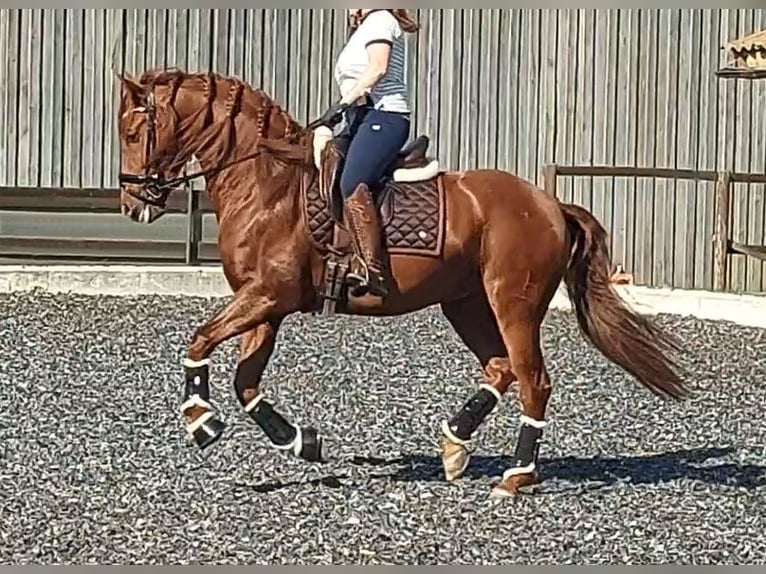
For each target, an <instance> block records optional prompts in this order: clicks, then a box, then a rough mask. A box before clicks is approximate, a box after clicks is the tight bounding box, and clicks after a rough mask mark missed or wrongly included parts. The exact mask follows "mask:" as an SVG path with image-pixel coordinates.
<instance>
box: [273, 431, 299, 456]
mask: <svg viewBox="0 0 766 574" xmlns="http://www.w3.org/2000/svg"><path fill="white" fill-rule="evenodd" d="M292 427H293V428H294V429H295V438H294V439H293V442H291V443H290V444H286V445H284V446H279V445H276V444H273V445H272V446H273V447H274V448H275V449H277V450H283V451H287V450H291V451H293V454H294V455H295V456H300V455H301V451H302V450H303V431H302V430H301V427H299V426H298V425H295V424H294V425H292Z"/></svg>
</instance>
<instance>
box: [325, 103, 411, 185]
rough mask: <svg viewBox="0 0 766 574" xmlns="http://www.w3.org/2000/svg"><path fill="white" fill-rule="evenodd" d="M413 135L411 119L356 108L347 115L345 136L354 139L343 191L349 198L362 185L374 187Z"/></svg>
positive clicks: (349, 149)
mask: <svg viewBox="0 0 766 574" xmlns="http://www.w3.org/2000/svg"><path fill="white" fill-rule="evenodd" d="M409 134H410V120H409V117H408V116H406V115H403V114H398V113H394V112H384V111H381V110H376V109H373V108H365V107H360V108H353V109H351V110H350V111H349V113H348V125H347V126H346V129H345V130H344V131H343V133H342V136H343V137H349V138H351V143H350V144H349V146H348V152H347V153H346V159H345V161H344V162H343V170H342V172H341V176H340V190H341V192H342V193H343V197H344V198H347V197H349V196H351V195H352V194H353V193H354V190H355V189H356V188H357V186H358V185H359V184H361V183H366V184H367V185H368V186H369V187H371V188H374V187H375V186H377V185H378V184H379V183H380V180H381V178H382V177H383V174H384V172H385V171H386V169H387V168H388V167H389V166H390V165H391V164H392V163H393V162H394V160H395V159H396V156H397V154H398V153H399V152H400V151H401V149H402V148H403V147H404V144H406V143H407V139H408V138H409Z"/></svg>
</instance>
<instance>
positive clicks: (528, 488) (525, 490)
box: [489, 472, 540, 498]
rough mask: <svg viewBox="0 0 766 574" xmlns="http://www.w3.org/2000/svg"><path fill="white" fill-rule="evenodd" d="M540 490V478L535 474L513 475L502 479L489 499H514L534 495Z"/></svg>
mask: <svg viewBox="0 0 766 574" xmlns="http://www.w3.org/2000/svg"><path fill="white" fill-rule="evenodd" d="M539 488H540V476H539V475H538V474H537V472H532V473H529V474H513V475H511V476H507V477H504V478H503V480H502V481H501V482H500V484H498V485H497V486H495V487H494V488H493V489H492V491H491V492H490V494H489V497H490V498H516V497H518V496H520V495H524V494H534V493H535V492H537V490H539Z"/></svg>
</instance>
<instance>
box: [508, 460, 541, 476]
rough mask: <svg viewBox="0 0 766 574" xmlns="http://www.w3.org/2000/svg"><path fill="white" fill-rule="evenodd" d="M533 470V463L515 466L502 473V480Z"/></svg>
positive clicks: (529, 472)
mask: <svg viewBox="0 0 766 574" xmlns="http://www.w3.org/2000/svg"><path fill="white" fill-rule="evenodd" d="M534 471H535V463H534V462H533V463H532V464H528V465H527V466H519V467H516V468H509V469H508V470H506V471H505V472H504V473H503V480H508V479H509V478H511V477H512V476H518V475H520V474H531V473H533V472H534Z"/></svg>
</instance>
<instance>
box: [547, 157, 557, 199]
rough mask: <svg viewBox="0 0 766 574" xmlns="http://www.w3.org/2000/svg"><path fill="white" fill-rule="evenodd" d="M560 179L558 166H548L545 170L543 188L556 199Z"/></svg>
mask: <svg viewBox="0 0 766 574" xmlns="http://www.w3.org/2000/svg"><path fill="white" fill-rule="evenodd" d="M557 177H558V169H557V168H556V164H551V165H546V166H545V169H543V188H544V189H545V191H546V192H548V193H550V194H551V195H552V196H553V197H556V178H557Z"/></svg>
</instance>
